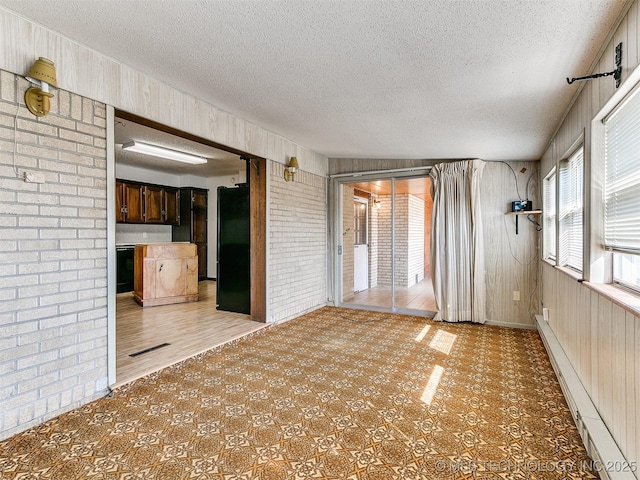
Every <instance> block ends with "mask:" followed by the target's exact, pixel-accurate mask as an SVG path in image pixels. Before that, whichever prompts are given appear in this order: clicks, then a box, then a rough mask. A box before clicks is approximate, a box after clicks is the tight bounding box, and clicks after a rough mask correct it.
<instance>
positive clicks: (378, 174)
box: [328, 166, 435, 317]
mask: <svg viewBox="0 0 640 480" xmlns="http://www.w3.org/2000/svg"><path fill="white" fill-rule="evenodd" d="M430 170H431V166H424V167H413V168H408V169H398V170H386V171H384V170H383V171H375V172H363V173H355V174H354V173H348V174H337V175H331V176H330V189H329V205H330V211H331V216H332V218H331V222H330V229H329V231H330V235H329V238H330V242H331V244H330V248H329V249H328V250H329V255H330V259H329V265H330V267H331V270H332V272H333V275H332V277H333V282H332V283H333V285H332V287H333V288H332V293H333V305H334V306H336V307H345V308H359V309H367V310H373V311H380V312H392V313H406V314H410V315H418V316H424V317H432V316H433V315H434V314H435V312H431V311H426V310H413V309H408V308H399V307H396V305H395V242H396V239H395V236H396V232H395V228H396V222H395V209H396V208H395V200H396V199H395V181H396V180H408V179H411V178H422V177H425V176H428V175H429V172H430ZM371 181H390V182H391V259H392V261H391V305H389V306H388V307H386V306H385V307H383V306H371V305H359V304H357V303H353V302H343V301H342V298H343V268H342V255H343V251H342V250H343V241H342V228H343V225H342V211H343V207H344V205H343V200H344V199H343V198H342V197H343V195H342V186H343V185H347V184H351V183H360V182H371ZM347 201H348V202H350V203H352V202H353V199H352V198H349V199H347ZM331 204H333V208H331ZM369 241H371V239H369Z"/></svg>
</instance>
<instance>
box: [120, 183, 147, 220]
mask: <svg viewBox="0 0 640 480" xmlns="http://www.w3.org/2000/svg"><path fill="white" fill-rule="evenodd" d="M143 192H144V190H143V187H142V185H141V184H136V183H129V182H124V181H122V180H116V222H121V223H122V222H126V223H144V193H143Z"/></svg>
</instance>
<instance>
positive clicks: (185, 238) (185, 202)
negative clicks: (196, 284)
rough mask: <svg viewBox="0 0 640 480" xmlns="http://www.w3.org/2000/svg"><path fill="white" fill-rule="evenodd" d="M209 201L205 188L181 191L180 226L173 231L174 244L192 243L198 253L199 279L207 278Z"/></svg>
mask: <svg viewBox="0 0 640 480" xmlns="http://www.w3.org/2000/svg"><path fill="white" fill-rule="evenodd" d="M207 201H208V190H206V189H203V188H192V187H187V188H181V189H180V224H179V225H174V227H173V229H172V237H171V238H172V240H173V241H174V242H190V243H193V244H195V245H196V248H197V252H198V263H199V264H198V279H199V280H205V279H206V278H207V250H208V246H207V222H208V218H207V216H208V213H207Z"/></svg>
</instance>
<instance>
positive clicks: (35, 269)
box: [18, 252, 60, 275]
mask: <svg viewBox="0 0 640 480" xmlns="http://www.w3.org/2000/svg"><path fill="white" fill-rule="evenodd" d="M28 253H29V254H32V253H35V255H38V253H37V252H28ZM59 269H60V264H59V263H58V262H37V263H23V264H21V265H19V266H18V273H19V274H20V275H27V274H30V273H48V272H55V271H58V270H59Z"/></svg>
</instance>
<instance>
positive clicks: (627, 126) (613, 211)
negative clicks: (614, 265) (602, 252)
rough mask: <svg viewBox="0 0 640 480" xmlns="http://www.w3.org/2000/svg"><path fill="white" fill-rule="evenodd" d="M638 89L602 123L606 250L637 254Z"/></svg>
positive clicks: (639, 183) (639, 218) (639, 213)
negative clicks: (603, 132)
mask: <svg viewBox="0 0 640 480" xmlns="http://www.w3.org/2000/svg"><path fill="white" fill-rule="evenodd" d="M639 92H640V90H636V91H635V92H634V93H633V94H632V96H631V97H630V98H629V99H628V100H627V101H626V102H625V103H624V104H622V105H621V106H620V107H619V108H618V109H617V110H615V111H614V112H613V113H612V114H611V115H610V116H609V117H607V118H606V119H605V120H604V125H605V185H604V202H605V209H604V210H605V212H604V214H605V220H604V224H605V231H604V234H605V238H604V242H605V247H606V248H607V249H608V250H613V251H617V252H626V253H634V254H640V94H639Z"/></svg>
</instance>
